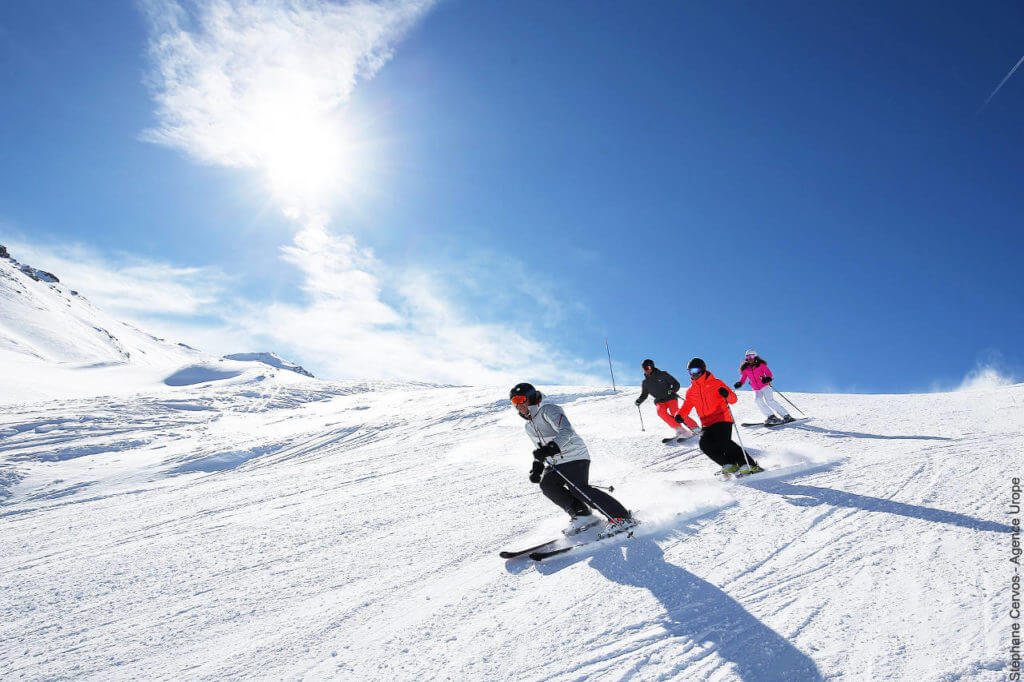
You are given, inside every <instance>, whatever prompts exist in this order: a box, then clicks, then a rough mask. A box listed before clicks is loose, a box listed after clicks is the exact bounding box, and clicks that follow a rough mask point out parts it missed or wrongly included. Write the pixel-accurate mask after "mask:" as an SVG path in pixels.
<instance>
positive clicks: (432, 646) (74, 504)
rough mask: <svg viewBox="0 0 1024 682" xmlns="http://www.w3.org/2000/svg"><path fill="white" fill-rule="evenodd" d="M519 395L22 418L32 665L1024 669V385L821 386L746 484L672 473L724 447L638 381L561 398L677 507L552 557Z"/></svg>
mask: <svg viewBox="0 0 1024 682" xmlns="http://www.w3.org/2000/svg"><path fill="white" fill-rule="evenodd" d="M506 390H507V389H504V388H494V389H483V388H457V387H428V386H405V385H397V384H391V385H368V384H358V383H344V384H328V383H322V382H309V383H306V384H302V385H293V386H287V385H279V384H269V383H265V384H240V385H231V384H230V383H228V382H217V383H214V384H206V385H192V386H186V387H182V388H180V389H177V392H175V393H174V394H173V396H169V395H168V394H167V393H166V392H156V393H153V394H151V395H141V396H139V397H137V398H135V399H132V400H130V401H126V400H120V399H117V398H112V397H106V398H88V399H66V400H55V401H51V402H48V403H40V404H36V405H23V406H19V407H7V408H3V409H2V411H0V574H2V575H3V576H4V582H5V586H4V589H3V591H2V592H0V670H2V671H4V675H3V676H4V678H5V679H12V680H25V679H52V678H63V677H87V678H95V679H110V678H114V679H124V678H147V679H148V678H157V679H224V678H239V677H259V678H265V679H298V678H308V679H351V680H378V679H380V680H395V679H398V680H421V679H454V680H476V679H529V680H533V679H558V680H581V679H597V680H621V679H638V680H662V679H708V680H734V679H744V680H813V679H826V678H827V679H850V680H869V679H871V680H874V679H914V680H957V679H970V680H996V679H1005V674H1004V671H1005V670H1006V664H1007V660H1008V649H1009V644H1008V642H1007V637H1008V633H1009V620H1008V616H1007V611H1008V605H1009V582H1010V575H1011V573H1010V569H1011V568H1012V565H1011V564H1010V563H1009V561H1008V558H1009V555H1010V535H1009V533H1008V530H1009V528H1008V525H1007V524H1008V522H1009V518H1010V517H1009V516H1008V515H1007V513H1006V507H1007V503H1008V501H1009V496H1010V483H1009V477H1010V475H1011V474H1015V475H1020V473H1021V472H1020V456H1019V453H1020V452H1021V450H1022V445H1024V436H1022V433H1021V432H1022V428H1021V427H1022V425H1024V385H1017V386H1011V387H1006V388H1001V389H988V390H980V391H971V392H961V393H948V394H932V395H908V396H853V395H800V394H794V395H791V396H790V397H791V398H792V399H793V400H794V401H795V402H797V403H798V404H799V405H801V407H803V408H804V409H805V410H807V411H808V412H809V413H811V414H812V415H813V416H814V419H813V420H811V421H809V422H806V423H804V424H801V425H790V426H787V427H784V428H782V429H777V430H772V431H768V430H764V429H750V430H744V431H743V437H744V439H745V442H746V443H747V444H748V445H749V446H750V447H751V448H752V449H753V450H754V451H755V453H756V454H757V456H758V457H759V458H760V459H761V460H762V461H763V462H764V463H765V464H769V465H777V466H781V465H789V466H795V465H802V466H803V468H802V469H801V468H800V466H796V467H795V471H796V472H795V473H790V474H788V475H783V476H779V477H776V478H774V479H771V478H769V479H766V480H762V481H760V482H759V481H757V480H756V479H749V483H747V484H745V485H730V484H720V483H714V482H710V481H708V482H697V483H690V484H687V485H676V484H673V483H671V481H673V480H684V479H685V480H690V479H699V478H702V477H707V476H708V475H709V474H710V471H711V470H712V469H713V465H711V464H710V462H709V461H708V460H706V459H705V458H703V457H702V456H700V455H699V454H698V453H696V452H695V451H694V450H693V449H692V447H691V446H689V445H685V444H684V445H679V446H670V447H666V446H663V445H662V444H661V443H660V442H659V441H658V437H659V436H660V435H662V433H661V431H662V430H667V429H666V428H665V427H664V426H654V425H653V424H654V423H655V420H654V419H653V418H650V417H651V416H652V415H648V417H649V418H648V420H647V424H648V431H647V432H646V433H644V432H641V431H640V429H639V423H638V419H637V414H636V408H635V407H634V406H633V404H632V400H633V398H634V397H635V393H638V391H635V392H634V391H632V390H626V391H625V392H620V393H619V394H618V395H615V394H612V393H611V392H610V391H606V390H600V389H594V388H578V387H577V388H573V387H549V388H547V389H546V391H545V392H546V393H549V394H550V396H551V398H552V399H553V400H555V401H557V402H559V403H560V404H562V405H564V406H565V408H566V410H567V412H568V414H569V416H570V417H571V418H572V419H573V421H574V423H575V425H576V427H577V429H578V430H579V432H580V433H581V434H582V435H583V437H584V439H585V440H586V441H587V442H588V444H589V446H590V447H591V451H592V454H593V456H594V465H593V468H592V472H593V477H594V480H596V481H597V482H604V483H614V484H615V487H616V492H615V494H616V496H618V497H619V498H620V499H621V500H622V501H623V502H625V503H626V504H627V506H630V507H632V508H634V509H636V510H639V511H640V512H641V513H642V514H644V515H645V517H646V518H647V519H648V520H649V521H650V522H649V523H647V524H645V525H644V526H643V527H642V531H643V532H640V533H638V535H637V536H636V537H634V538H632V539H629V540H626V541H624V542H622V543H621V544H620V545H617V546H613V547H606V548H602V549H599V550H597V551H594V552H592V553H589V554H584V555H576V556H566V557H563V558H559V559H554V560H552V561H550V562H549V563H544V564H538V565H535V564H533V563H531V562H529V561H528V560H527V561H512V562H508V563H506V562H504V561H502V560H500V559H498V558H497V555H496V553H497V551H498V550H499V549H503V548H508V547H510V546H518V545H521V544H523V543H524V542H526V543H529V542H530V541H531V540H542V539H546V538H548V537H551V536H552V535H553V534H554V533H557V531H558V529H559V528H560V527H561V526H562V525H563V524H564V519H563V518H562V517H561V516H560V512H558V511H557V510H555V509H554V508H553V507H552V506H551V505H550V503H548V502H547V501H546V500H544V499H543V498H542V497H541V495H540V493H539V491H538V489H537V487H536V486H533V485H531V484H530V483H529V482H528V481H527V480H526V473H527V470H528V468H529V463H530V450H531V447H530V443H529V442H528V440H527V438H526V436H525V435H524V433H523V430H522V429H523V425H522V422H521V421H520V419H519V418H518V417H517V416H516V415H515V414H514V412H513V411H512V410H511V409H510V407H509V405H508V402H507V400H505V399H504V398H505V391H506ZM756 415H757V411H756V409H755V407H754V405H753V403H752V401H751V400H750V393H749V392H745V393H744V394H742V397H741V402H740V404H739V406H738V408H737V410H736V416H737V418H738V419H740V420H743V421H749V420H751V419H752V418H754V417H755V416H756ZM790 471H791V472H792V471H794V470H792V469H791V470H790Z"/></svg>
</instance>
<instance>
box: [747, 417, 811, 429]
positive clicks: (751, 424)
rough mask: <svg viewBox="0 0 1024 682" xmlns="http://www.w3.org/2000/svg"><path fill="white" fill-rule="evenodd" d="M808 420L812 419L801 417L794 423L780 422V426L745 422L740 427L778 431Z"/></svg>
mask: <svg viewBox="0 0 1024 682" xmlns="http://www.w3.org/2000/svg"><path fill="white" fill-rule="evenodd" d="M808 419H810V417H800V418H799V419H794V420H793V421H788V422H779V423H778V424H766V423H765V422H744V423H743V424H740V426H763V427H765V428H766V429H777V428H778V427H780V426H788V425H789V424H797V423H799V422H805V421H807V420H808Z"/></svg>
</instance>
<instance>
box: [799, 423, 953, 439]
mask: <svg viewBox="0 0 1024 682" xmlns="http://www.w3.org/2000/svg"><path fill="white" fill-rule="evenodd" d="M786 428H789V429H800V430H802V431H813V432H815V433H820V434H823V435H824V436H826V437H828V438H877V439H880V440H953V439H952V438H946V437H945V436H883V435H882V434H880V433H863V432H861V431H840V430H838V429H827V428H824V427H821V426H811V425H809V424H792V425H790V426H787V427H786Z"/></svg>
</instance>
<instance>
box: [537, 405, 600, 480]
mask: <svg viewBox="0 0 1024 682" xmlns="http://www.w3.org/2000/svg"><path fill="white" fill-rule="evenodd" d="M530 417H531V418H530V419H528V420H527V421H526V435H528V436H529V437H530V440H532V441H533V446H534V447H538V446H539V445H543V444H547V443H550V442H551V441H554V442H556V443H558V448H559V449H560V450H561V452H559V453H558V454H557V455H555V456H554V457H548V461H549V462H551V463H552V464H554V465H555V466H558V465H559V464H561V463H562V462H574V461H576V460H578V459H586V460H589V459H590V452H588V451H587V446H586V445H585V444H584V443H583V439H582V438H580V437H579V435H578V434H577V433H576V431H575V430H574V429H573V428H572V424H570V423H569V418H568V417H566V416H565V411H564V410H562V408H561V407H559V406H558V405H555V404H553V403H545V402H543V401H542V402H541V404H540V405H530ZM538 441H539V443H538Z"/></svg>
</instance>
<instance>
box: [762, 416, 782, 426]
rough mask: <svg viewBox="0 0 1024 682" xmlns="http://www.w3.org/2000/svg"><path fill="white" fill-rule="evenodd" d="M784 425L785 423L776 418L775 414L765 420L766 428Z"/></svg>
mask: <svg viewBox="0 0 1024 682" xmlns="http://www.w3.org/2000/svg"><path fill="white" fill-rule="evenodd" d="M782 423H783V422H782V420H781V419H779V418H778V417H776V416H775V415H774V414H773V415H772V416H770V417H768V418H767V419H765V420H764V425H765V426H775V425H777V424H782Z"/></svg>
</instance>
